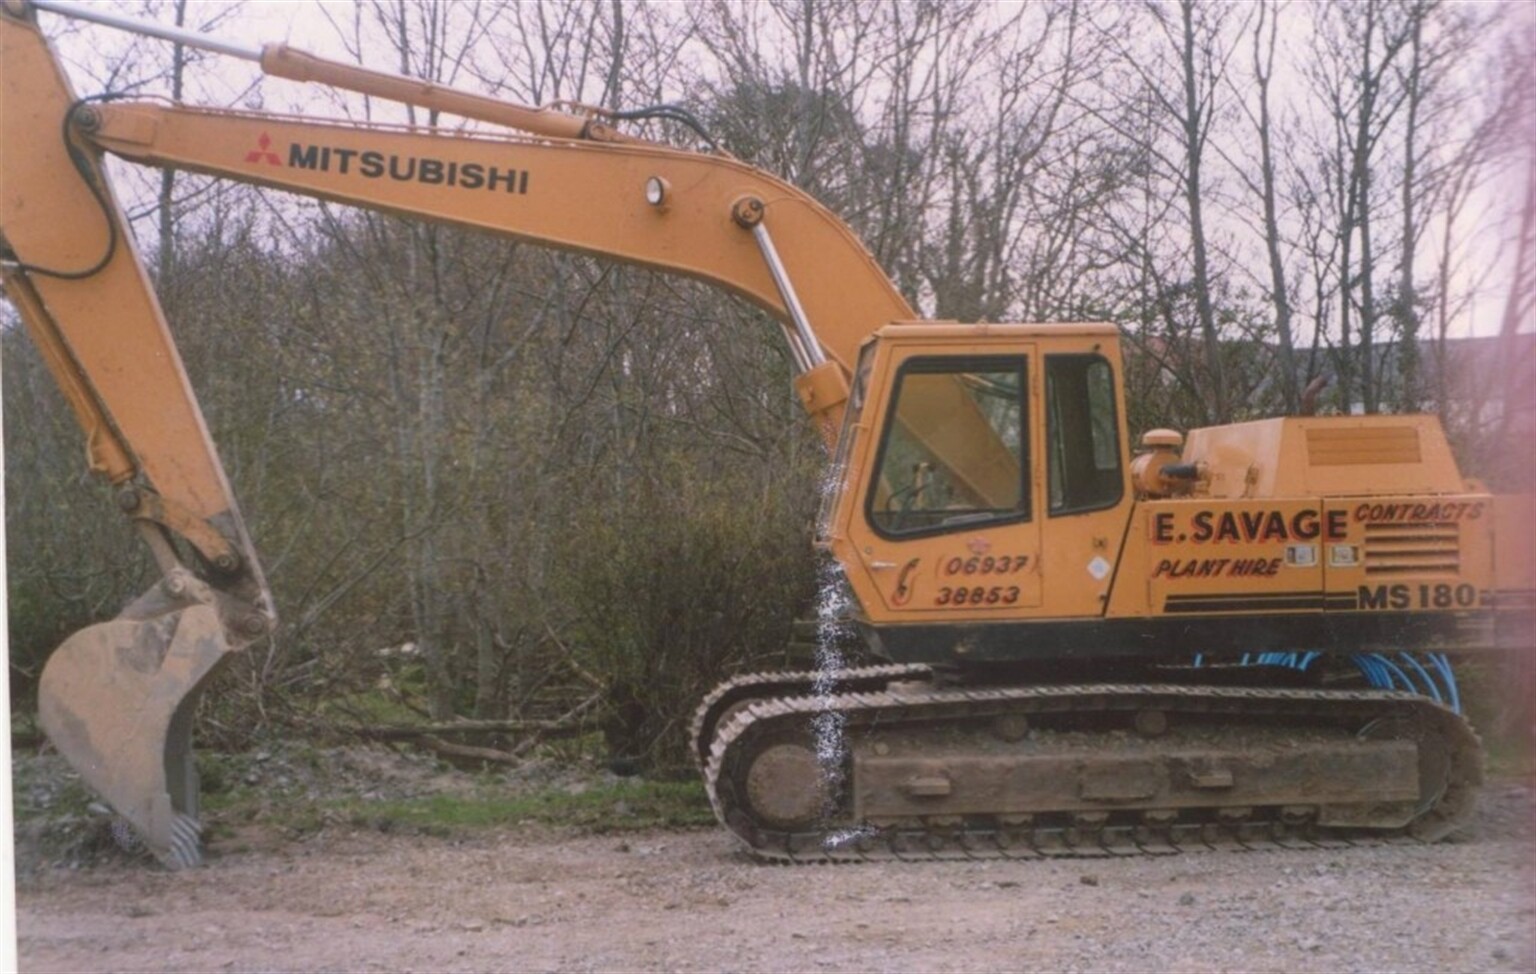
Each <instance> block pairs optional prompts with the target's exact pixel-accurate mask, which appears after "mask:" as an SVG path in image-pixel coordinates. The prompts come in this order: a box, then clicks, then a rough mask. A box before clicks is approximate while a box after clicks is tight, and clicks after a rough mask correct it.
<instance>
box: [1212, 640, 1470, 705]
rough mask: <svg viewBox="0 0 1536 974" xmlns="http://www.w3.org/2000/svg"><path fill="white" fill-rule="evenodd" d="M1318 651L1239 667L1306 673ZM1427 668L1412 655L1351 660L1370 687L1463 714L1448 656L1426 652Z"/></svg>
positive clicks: (1271, 656) (1251, 656)
mask: <svg viewBox="0 0 1536 974" xmlns="http://www.w3.org/2000/svg"><path fill="white" fill-rule="evenodd" d="M1322 655H1323V654H1322V653H1320V652H1318V651H1317V650H1308V651H1306V652H1304V653H1298V652H1287V653H1279V652H1266V653H1244V654H1243V656H1242V659H1240V660H1239V661H1238V665H1239V666H1278V667H1284V668H1285V669H1290V670H1300V671H1302V672H1305V671H1306V670H1308V669H1310V668H1311V667H1312V664H1313V663H1315V662H1317V661H1318V660H1319V659H1321V658H1322ZM1424 658H1425V660H1427V661H1428V663H1429V665H1428V666H1427V667H1426V666H1425V665H1424V663H1423V662H1420V660H1419V658H1418V657H1416V656H1414V655H1413V654H1412V653H1398V654H1397V660H1398V661H1397V662H1396V663H1394V662H1393V661H1392V660H1390V659H1388V658H1387V657H1386V656H1383V655H1382V654H1381V653H1354V654H1352V655H1351V656H1350V657H1349V659H1350V662H1352V663H1354V665H1355V668H1356V669H1358V670H1359V671H1360V675H1361V676H1363V677H1364V678H1365V682H1366V685H1367V686H1370V687H1372V688H1374V689H1377V690H1403V691H1407V692H1408V693H1413V694H1417V695H1419V696H1421V697H1428V698H1430V699H1431V700H1433V701H1435V702H1436V703H1438V704H1442V705H1444V706H1447V707H1449V708H1450V709H1451V710H1452V711H1453V712H1454V713H1458V714H1459V713H1461V689H1460V687H1458V686H1457V685H1456V673H1455V671H1454V670H1453V669H1451V661H1450V660H1449V659H1447V658H1446V656H1445V654H1444V653H1426V654H1424ZM1194 665H1195V666H1197V667H1200V666H1204V665H1205V654H1204V653H1196V654H1195V662H1194Z"/></svg>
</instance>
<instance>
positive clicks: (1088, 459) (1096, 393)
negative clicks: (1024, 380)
mask: <svg viewBox="0 0 1536 974" xmlns="http://www.w3.org/2000/svg"><path fill="white" fill-rule="evenodd" d="M1045 399H1046V424H1047V439H1048V443H1047V447H1048V452H1049V459H1048V461H1047V467H1048V470H1049V475H1050V476H1049V479H1050V493H1051V498H1050V511H1051V513H1052V514H1071V513H1073V512H1076V511H1092V510H1097V509H1099V508H1104V507H1113V506H1114V505H1115V504H1118V503H1119V502H1120V497H1121V494H1122V493H1123V491H1124V478H1123V477H1122V476H1121V473H1120V434H1119V429H1120V425H1119V422H1118V418H1117V417H1116V416H1115V380H1114V374H1113V372H1111V371H1110V368H1109V363H1108V362H1106V361H1105V360H1104V359H1103V358H1101V357H1099V356H1097V355H1047V356H1046V357H1045Z"/></svg>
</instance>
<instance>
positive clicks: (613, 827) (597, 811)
mask: <svg viewBox="0 0 1536 974" xmlns="http://www.w3.org/2000/svg"><path fill="white" fill-rule="evenodd" d="M231 797H232V798H233V800H231V801H230V802H229V803H228V804H225V805H224V807H223V808H221V809H220V810H219V811H220V812H221V813H222V815H221V817H223V816H229V817H233V818H240V817H244V816H243V815H242V811H243V810H242V809H241V808H240V806H241V805H242V804H243V803H242V802H241V801H240V799H239V798H236V797H234V796H231ZM246 797H254V796H246ZM260 817H261V818H263V819H265V820H267V821H269V822H272V823H273V824H276V825H279V826H282V827H285V828H289V829H292V830H294V831H296V832H299V833H310V832H315V831H318V830H319V829H321V828H324V827H326V826H333V825H350V826H353V827H356V828H367V829H374V830H376V831H379V832H405V833H417V834H424V835H437V836H447V835H452V834H454V833H457V832H464V831H471V830H475V829H485V828H505V827H509V826H518V825H527V824H532V823H537V824H541V825H556V826H562V827H566V828H576V829H580V830H583V831H587V832H595V833H613V832H629V831H636V830H640V829H653V828H687V827H696V826H704V825H710V824H713V822H714V813H713V812H712V811H711V810H710V807H709V799H708V798H707V797H706V795H705V793H704V786H703V784H702V783H700V782H693V781H690V782H673V781H635V782H621V783H618V784H612V785H600V786H593V787H590V788H588V789H586V790H584V791H581V792H577V793H572V792H570V791H566V790H560V789H553V790H550V791H543V792H535V793H532V794H525V795H511V796H508V795H495V794H473V795H449V794H438V795H423V796H420V797H417V798H404V799H384V800H377V799H372V800H370V799H362V798H330V799H314V800H305V799H299V798H295V799H290V800H288V801H282V802H275V803H271V804H268V805H267V806H266V807H265V808H264V809H263V810H262V814H261V816H260Z"/></svg>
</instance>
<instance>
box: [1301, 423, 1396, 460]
mask: <svg viewBox="0 0 1536 974" xmlns="http://www.w3.org/2000/svg"><path fill="white" fill-rule="evenodd" d="M1307 459H1308V460H1309V461H1311V463H1312V465H1313V466H1314V467H1338V466H1346V465H1352V464H1362V463H1418V462H1419V461H1420V460H1421V459H1423V456H1422V454H1421V453H1420V451H1419V431H1418V429H1417V428H1416V427H1413V426H1389V427H1386V428H1382V427H1349V428H1345V429H1330V428H1328V427H1317V428H1313V429H1309V430H1307Z"/></svg>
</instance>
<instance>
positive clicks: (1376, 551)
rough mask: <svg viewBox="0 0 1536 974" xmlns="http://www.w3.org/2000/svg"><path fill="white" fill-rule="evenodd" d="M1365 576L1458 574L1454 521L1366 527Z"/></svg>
mask: <svg viewBox="0 0 1536 974" xmlns="http://www.w3.org/2000/svg"><path fill="white" fill-rule="evenodd" d="M1364 561H1365V573H1366V574H1367V575H1422V574H1446V573H1449V574H1457V573H1458V572H1459V571H1460V569H1461V531H1460V529H1459V528H1457V526H1456V524H1455V522H1453V521H1409V522H1402V523H1397V524H1367V525H1366V526H1365V558H1364Z"/></svg>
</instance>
